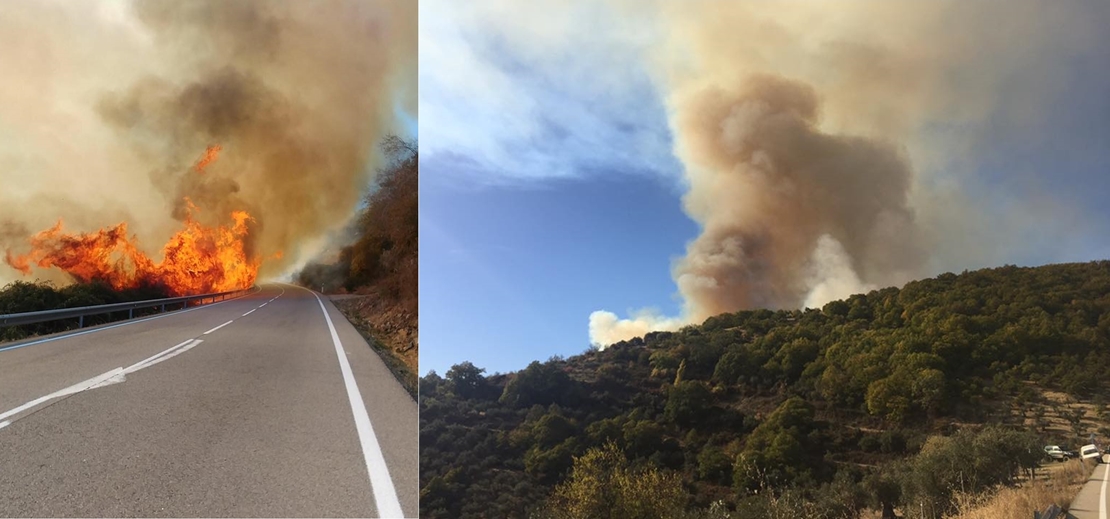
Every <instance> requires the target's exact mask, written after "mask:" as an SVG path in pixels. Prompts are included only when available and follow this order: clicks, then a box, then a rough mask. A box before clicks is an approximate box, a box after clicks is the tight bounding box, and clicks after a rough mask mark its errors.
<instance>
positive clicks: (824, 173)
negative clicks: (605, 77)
mask: <svg viewBox="0 0 1110 519" xmlns="http://www.w3.org/2000/svg"><path fill="white" fill-rule="evenodd" d="M612 4H613V5H624V4H623V3H622V2H620V0H613V2H612ZM648 5H650V6H651V7H649V8H647V9H645V7H644V6H643V5H637V6H633V7H627V6H626V7H627V8H629V9H635V10H637V11H638V12H645V11H650V12H651V13H653V14H654V17H652V21H653V22H654V23H655V30H656V31H657V32H658V34H660V35H661V38H660V39H661V40H662V41H658V42H656V43H649V44H645V45H643V46H642V47H641V50H642V53H643V54H642V57H643V59H644V61H645V63H648V64H649V65H648V67H649V68H650V70H652V71H653V72H654V73H655V74H656V79H657V85H658V86H659V90H660V94H661V95H662V96H663V98H664V100H665V101H664V103H665V106H666V109H667V113H668V118H669V121H670V127H671V130H672V135H673V138H674V142H675V155H676V156H677V157H678V158H679V159H680V160H681V161H682V164H683V169H684V174H685V180H686V181H687V185H688V192H687V193H686V195H685V197H684V199H683V204H684V208H685V210H686V212H687V214H688V215H689V216H690V217H691V218H692V219H693V220H695V221H696V222H697V223H698V224H699V225H700V226H701V232H700V233H699V235H698V236H697V237H696V238H695V239H694V240H693V241H691V242H690V243H689V244H688V246H687V250H686V255H685V256H684V257H682V258H681V259H679V260H677V261H676V262H675V264H674V265H673V269H672V271H673V277H674V279H675V282H676V284H677V286H678V289H679V292H680V294H681V296H682V298H683V310H682V314H681V315H680V316H677V317H666V316H660V315H656V314H653V313H650V312H640V313H634V314H633V316H632V317H631V318H629V319H620V318H618V316H617V315H615V314H613V313H611V312H607V311H598V312H594V313H593V314H592V315H591V316H590V336H591V340H592V341H593V342H594V343H597V344H601V345H605V344H611V343H613V342H616V341H619V340H623V339H627V338H630V337H632V336H636V335H642V334H643V333H646V332H649V331H653V330H668V329H675V328H677V327H678V326H681V325H682V324H686V323H695V324H696V323H700V322H701V321H702V320H704V319H705V318H706V317H709V316H712V315H716V314H719V313H724V312H733V311H737V310H742V309H750V308H760V307H768V308H799V307H803V306H808V307H814V306H821V305H822V304H824V303H825V302H827V301H830V300H833V299H838V298H842V297H846V296H848V295H850V294H853V293H859V292H864V291H867V290H870V289H873V288H876V287H882V286H891V285H900V284H902V283H905V282H907V281H909V280H911V279H913V278H916V277H922V276H926V275H932V274H936V273H939V272H943V271H944V269H961V268H969V267H976V266H988V265H992V264H993V265H997V264H999V263H1001V262H1005V261H1012V260H1009V259H1008V257H1009V256H1008V255H1007V252H1008V251H1011V250H1015V249H1019V248H1020V245H1019V242H1020V241H1021V236H1022V232H1023V231H1022V227H1023V226H1024V227H1026V228H1032V227H1035V228H1037V229H1039V230H1042V232H1048V233H1058V234H1060V235H1064V234H1068V233H1074V232H1075V229H1077V228H1079V227H1080V226H1081V225H1082V222H1083V218H1075V217H1070V218H1068V217H1062V216H1061V214H1060V212H1059V211H1052V212H1050V211H1048V210H1046V209H1045V208H1049V207H1055V208H1059V207H1067V204H1063V203H1060V202H1059V201H1057V200H1053V199H1052V198H1051V195H1047V194H1044V193H1043V192H1041V191H1036V190H1033V191H1029V192H1015V193H1014V196H1015V197H1020V200H1021V202H1022V203H1021V204H1018V205H1016V206H1015V207H1018V208H1020V209H1017V210H1012V211H1007V210H1002V209H998V208H990V209H984V208H981V207H978V206H976V205H975V204H974V203H973V202H972V201H971V200H969V199H968V196H967V194H966V193H965V192H962V188H964V187H965V186H972V185H975V183H976V181H977V178H976V175H977V172H976V167H977V166H978V165H977V164H976V160H977V159H976V154H977V151H978V149H979V147H980V146H982V145H983V144H986V143H989V142H990V141H991V139H992V138H993V136H992V134H991V131H992V130H991V128H990V124H989V121H990V119H991V116H992V115H993V114H996V113H1005V114H1007V116H1008V117H1010V118H1012V119H1018V120H1021V121H1022V122H1023V123H1024V124H1027V125H1028V126H1030V127H1035V126H1036V125H1038V124H1040V122H1041V121H1043V120H1045V119H1046V117H1047V114H1048V113H1049V111H1050V109H1049V108H1048V105H1047V104H1046V103H1045V102H1044V100H1045V99H1046V98H1049V97H1050V96H1051V95H1055V93H1058V92H1059V83H1058V80H1057V79H1056V78H1054V77H1053V76H1052V75H1051V74H1037V73H1030V71H1036V70H1048V69H1049V65H1051V64H1053V63H1055V62H1057V61H1059V60H1067V59H1071V58H1072V56H1075V55H1092V56H1093V55H1095V54H1097V52H1098V51H1097V50H1092V49H1101V48H1103V47H1104V45H1105V41H1106V34H1107V31H1106V29H1105V25H1104V24H1100V23H1099V22H1098V21H1097V20H1101V19H1103V18H1102V17H1100V16H1092V15H1093V14H1099V13H1102V12H1103V11H1105V8H1104V7H1100V6H1099V5H1098V4H1095V3H1089V4H1084V3H1082V2H1077V3H1068V4H1044V3H1041V2H1032V1H1030V2H1015V3H1013V4H1007V6H1006V7H1005V8H1003V7H1002V6H1000V5H998V4H994V3H985V2H952V1H938V2H915V3H906V2H882V1H874V0H848V1H844V2H836V3H819V2H818V3H815V2H801V3H790V2H785V3H784V2H734V3H720V2H693V3H688V2H653V3H650V4H648ZM1016 77H1021V78H1022V79H1023V81H1022V83H1021V88H1020V90H1015V89H1014V88H1010V87H1012V81H1013V78H1016ZM1001 92H1008V93H1009V95H1005V96H1004V95H1002V94H1000V93H1001ZM984 147H985V146H984ZM1046 173H1048V172H1046ZM1073 222H1079V224H1077V225H1073V224H1072V223H1073ZM1026 232H1027V231H1026Z"/></svg>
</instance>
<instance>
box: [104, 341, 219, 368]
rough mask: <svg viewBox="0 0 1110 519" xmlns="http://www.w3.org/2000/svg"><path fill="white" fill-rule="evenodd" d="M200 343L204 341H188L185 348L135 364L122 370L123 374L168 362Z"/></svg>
mask: <svg viewBox="0 0 1110 519" xmlns="http://www.w3.org/2000/svg"><path fill="white" fill-rule="evenodd" d="M202 342H204V341H202V340H200V339H193V340H191V341H189V342H188V343H186V344H185V346H182V347H181V348H178V349H176V350H173V351H172V352H170V353H168V354H166V355H163V356H161V357H158V358H156V359H153V360H149V361H146V362H143V363H142V364H136V365H134V366H132V367H130V368H127V369H126V370H124V373H133V372H135V371H139V370H140V369H146V368H149V367H151V366H153V365H155V364H158V363H159V362H164V361H167V360H170V359H172V358H174V357H176V356H178V355H181V354H182V353H185V352H187V351H189V350H191V349H193V348H194V347H196V345H198V344H200V343H202Z"/></svg>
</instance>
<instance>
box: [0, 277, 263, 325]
mask: <svg viewBox="0 0 1110 519" xmlns="http://www.w3.org/2000/svg"><path fill="white" fill-rule="evenodd" d="M252 288H253V287H252ZM250 290H251V289H250V288H246V289H243V290H232V291H229V292H217V293H213V294H201V295H196V296H183V297H167V298H165V299H147V300H145V301H131V302H128V303H113V304H109V305H95V306H80V307H76V308H60V309H58V310H42V311H38V312H24V313H20V314H6V315H0V326H18V325H21V324H35V323H45V322H49V321H58V320H61V319H73V318H77V327H78V328H84V326H85V317H88V316H90V315H102V314H110V313H115V312H122V311H124V310H127V318H128V319H130V318H132V317H134V316H135V310H137V309H140V308H154V307H161V309H162V312H165V311H166V307H167V306H174V305H181V308H182V309H184V308H185V307H186V306H188V304H189V303H190V302H192V301H201V302H202V303H203V302H204V300H206V299H211V300H212V301H211V302H213V303H215V302H216V301H223V300H226V299H228V298H229V297H231V296H232V295H234V294H240V293H246V292H248V291H250Z"/></svg>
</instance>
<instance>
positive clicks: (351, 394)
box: [312, 292, 404, 518]
mask: <svg viewBox="0 0 1110 519" xmlns="http://www.w3.org/2000/svg"><path fill="white" fill-rule="evenodd" d="M312 295H313V297H315V298H316V302H317V303H319V304H320V311H321V312H323V313H324V320H326V321H327V322H328V330H329V331H330V332H331V342H332V344H334V345H335V356H336V357H338V358H339V370H340V371H342V372H343V383H344V385H345V386H346V387H347V399H348V400H350V402H351V413H353V414H354V418H355V429H356V430H357V431H358V439H359V442H360V443H362V457H363V458H365V461H366V472H367V473H369V474H370V487H371V488H372V489H373V490H374V504H375V505H376V506H377V508H378V517H398V518H401V517H404V512H402V511H401V502H400V501H399V500H398V499H397V491H396V490H395V489H394V488H393V479H392V478H390V477H389V467H387V466H386V464H385V456H383V455H382V448H381V446H380V445H379V444H378V437H377V436H374V427H373V426H372V425H370V415H369V414H367V413H366V404H364V403H363V401H362V394H361V393H359V391H358V384H356V383H355V375H354V372H352V371H351V363H350V362H348V361H347V355H346V354H345V353H344V351H343V343H342V342H340V341H339V334H338V333H336V332H335V325H334V324H332V322H331V316H330V315H328V309H327V308H326V307H324V302H323V301H322V300H320V296H318V295H316V293H315V292H313V293H312Z"/></svg>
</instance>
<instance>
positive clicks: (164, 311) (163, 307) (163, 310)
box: [162, 303, 166, 313]
mask: <svg viewBox="0 0 1110 519" xmlns="http://www.w3.org/2000/svg"><path fill="white" fill-rule="evenodd" d="M162 313H166V304H165V303H162Z"/></svg>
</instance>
